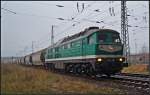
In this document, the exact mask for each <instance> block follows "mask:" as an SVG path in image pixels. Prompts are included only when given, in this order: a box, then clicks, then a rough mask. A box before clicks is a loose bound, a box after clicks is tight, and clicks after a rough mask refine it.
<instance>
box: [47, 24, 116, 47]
mask: <svg viewBox="0 0 150 95" xmlns="http://www.w3.org/2000/svg"><path fill="white" fill-rule="evenodd" d="M96 31H99V32H102V31H106V32H107V31H109V32H113V33H119V32H117V31H115V30H112V29H99V27H95V26H94V27H89V28H86V29H85V30H84V31H81V32H79V33H77V34H74V35H71V36H67V37H64V38H62V39H60V40H59V41H58V42H56V43H54V44H53V46H52V45H51V46H49V47H48V48H52V47H57V46H58V45H60V44H63V43H65V42H68V41H71V40H73V39H76V38H79V37H81V36H88V35H90V34H92V33H94V32H96Z"/></svg>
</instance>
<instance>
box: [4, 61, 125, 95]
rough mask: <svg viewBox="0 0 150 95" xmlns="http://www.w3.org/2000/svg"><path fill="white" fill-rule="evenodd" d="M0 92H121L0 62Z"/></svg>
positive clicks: (118, 94) (39, 70)
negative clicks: (0, 76)
mask: <svg viewBox="0 0 150 95" xmlns="http://www.w3.org/2000/svg"><path fill="white" fill-rule="evenodd" d="M1 68H2V69H1V72H2V73H1V75H2V79H1V93H3V94H10V93H11V94H12V93H15V94H19V93H24V94H31V93H36V94H43V93H45V94H62V93H80V94H90V95H91V94H99V95H101V94H102V95H103V94H106V95H108V94H110V95H112V94H115V95H120V94H121V93H123V92H122V91H121V90H120V89H117V88H115V89H114V88H112V87H106V86H103V87H99V86H97V85H96V84H92V83H87V82H85V81H83V80H74V79H70V78H68V77H67V76H60V75H58V74H54V73H51V72H48V71H45V70H41V69H34V68H28V67H23V66H20V65H17V64H1Z"/></svg>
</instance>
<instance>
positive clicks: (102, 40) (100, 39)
mask: <svg viewBox="0 0 150 95" xmlns="http://www.w3.org/2000/svg"><path fill="white" fill-rule="evenodd" d="M106 39H107V35H106V34H104V33H101V34H99V35H98V40H99V43H103V42H106Z"/></svg>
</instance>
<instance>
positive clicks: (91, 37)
mask: <svg viewBox="0 0 150 95" xmlns="http://www.w3.org/2000/svg"><path fill="white" fill-rule="evenodd" d="M93 43H94V37H93V35H90V36H89V37H88V44H93Z"/></svg>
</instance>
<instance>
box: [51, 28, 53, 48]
mask: <svg viewBox="0 0 150 95" xmlns="http://www.w3.org/2000/svg"><path fill="white" fill-rule="evenodd" d="M53 44H54V25H52V30H51V46H52V45H53Z"/></svg>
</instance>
